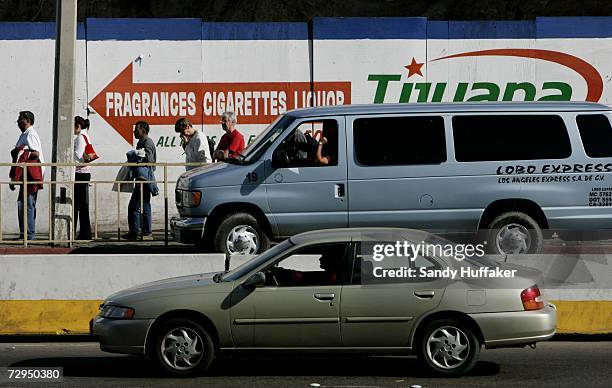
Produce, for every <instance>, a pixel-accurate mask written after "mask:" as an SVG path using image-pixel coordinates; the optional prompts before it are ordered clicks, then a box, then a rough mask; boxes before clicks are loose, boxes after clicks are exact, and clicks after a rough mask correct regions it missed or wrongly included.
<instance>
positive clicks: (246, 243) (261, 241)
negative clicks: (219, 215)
mask: <svg viewBox="0 0 612 388" xmlns="http://www.w3.org/2000/svg"><path fill="white" fill-rule="evenodd" d="M214 247H215V251H216V252H222V253H226V254H230V255H254V254H256V253H261V252H263V251H265V250H266V249H268V248H269V247H270V239H269V238H268V236H267V235H266V233H265V232H264V231H263V230H262V228H261V226H260V225H259V222H257V219H256V218H255V217H253V216H252V215H251V214H249V213H243V212H239V213H233V214H230V215H228V216H227V217H226V218H225V219H224V220H223V221H221V223H220V224H219V227H218V228H217V231H216V233H215V238H214Z"/></svg>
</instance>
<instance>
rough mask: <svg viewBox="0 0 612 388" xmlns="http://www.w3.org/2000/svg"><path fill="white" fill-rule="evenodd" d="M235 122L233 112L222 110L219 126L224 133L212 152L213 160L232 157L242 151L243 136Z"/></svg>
mask: <svg viewBox="0 0 612 388" xmlns="http://www.w3.org/2000/svg"><path fill="white" fill-rule="evenodd" d="M237 122H238V120H237V119H236V114H235V113H234V112H229V111H228V112H223V114H222V115H221V127H222V128H223V130H224V131H225V134H223V136H222V137H221V140H219V145H218V146H217V149H216V150H215V153H214V154H213V160H215V161H217V160H226V159H229V158H234V157H236V156H238V155H239V154H241V153H242V151H244V148H245V144H244V136H242V133H240V132H239V131H238V130H237V129H236V123H237Z"/></svg>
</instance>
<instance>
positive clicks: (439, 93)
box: [431, 82, 446, 102]
mask: <svg viewBox="0 0 612 388" xmlns="http://www.w3.org/2000/svg"><path fill="white" fill-rule="evenodd" d="M445 90H446V82H440V83H437V84H436V87H435V88H434V93H433V97H432V99H431V102H442V98H443V97H444V91H445Z"/></svg>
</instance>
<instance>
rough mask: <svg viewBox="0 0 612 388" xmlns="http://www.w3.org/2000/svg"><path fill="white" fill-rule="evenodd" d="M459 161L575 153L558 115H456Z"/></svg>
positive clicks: (536, 157)
mask: <svg viewBox="0 0 612 388" xmlns="http://www.w3.org/2000/svg"><path fill="white" fill-rule="evenodd" d="M453 137H454V143H455V157H456V159H457V160H458V161H459V162H483V161H502V160H537V159H565V158H568V157H569V156H570V155H571V153H572V147H571V144H570V139H569V136H568V134H567V128H566V127H565V123H564V122H563V119H562V118H561V117H560V116H555V115H469V116H455V117H453Z"/></svg>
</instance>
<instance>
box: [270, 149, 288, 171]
mask: <svg viewBox="0 0 612 388" xmlns="http://www.w3.org/2000/svg"><path fill="white" fill-rule="evenodd" d="M288 165H289V155H287V152H286V151H285V150H276V151H275V152H274V153H273V154H272V167H273V168H283V167H287V166H288Z"/></svg>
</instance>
